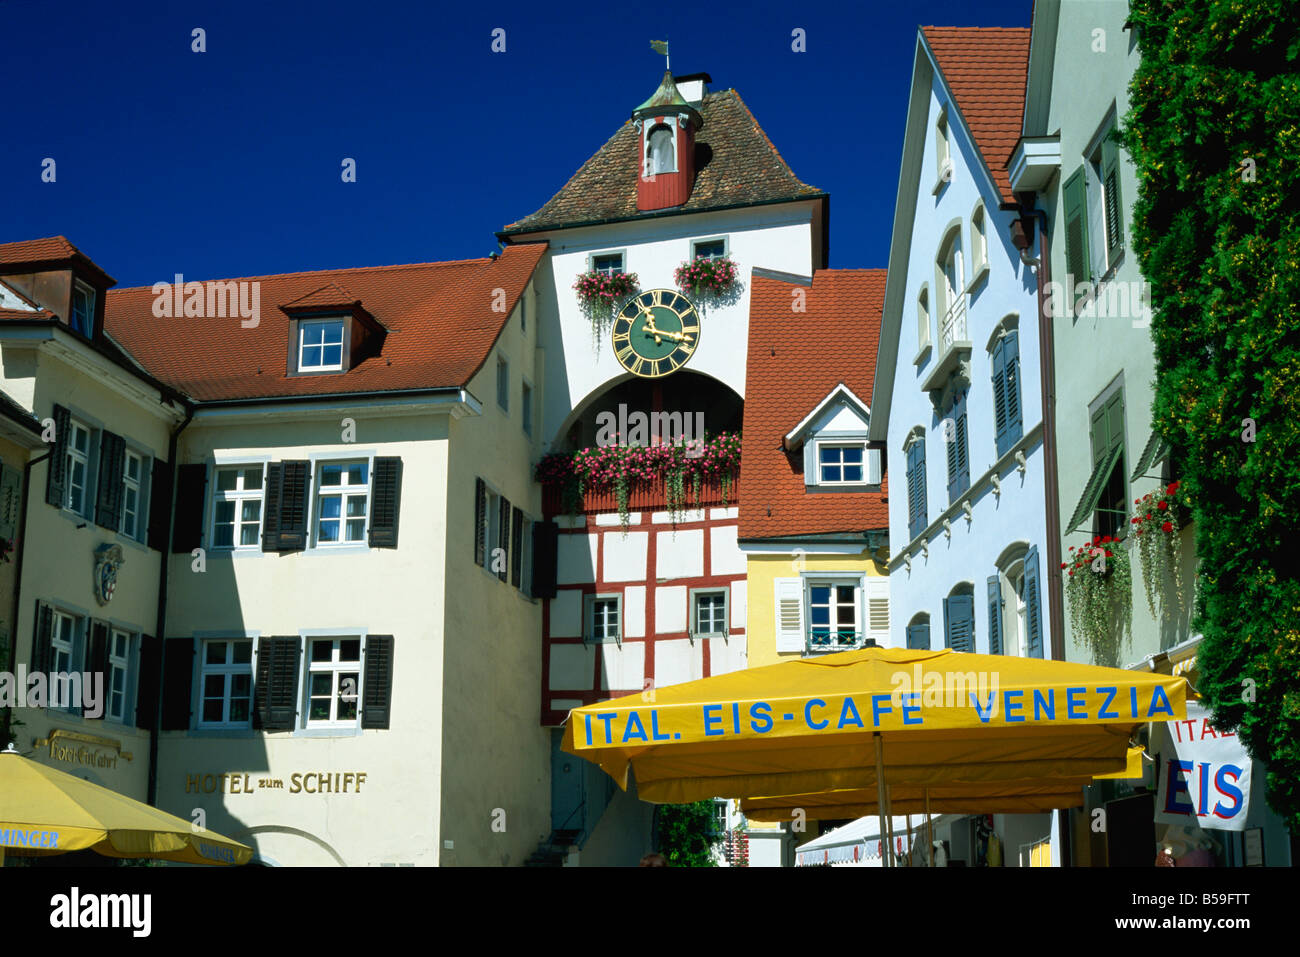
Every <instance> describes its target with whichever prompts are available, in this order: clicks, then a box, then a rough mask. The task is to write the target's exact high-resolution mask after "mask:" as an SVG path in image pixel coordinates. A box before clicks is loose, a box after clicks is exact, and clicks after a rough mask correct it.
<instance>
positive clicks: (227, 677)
mask: <svg viewBox="0 0 1300 957" xmlns="http://www.w3.org/2000/svg"><path fill="white" fill-rule="evenodd" d="M213 644H224V645H225V646H226V660H225V661H224V662H223V663H221V664H215V663H211V664H210V663H209V662H208V646H209V645H213ZM239 644H247V645H248V661H241V662H236V661H235V660H234V657H235V653H234V652H235V646H236V645H239ZM255 652H256V648H254V645H253V639H252V638H242V637H237V636H232V637H229V638H204V639H202V640H200V642H199V689H198V695H199V700H198V709H197V711H196V715H197V718H198V722H197V724H196V725H195V726H196V727H198V728H226V729H230V728H251V727H252V726H253V707H254V702H255V700H256V691H255V689H254V687H253V686H254V682H255V680H256V679H255V676H254V669H253V662H254V660H255ZM240 675H247V676H248V719H247V720H245V721H232V720H230V708H231V705H232V703H233V696H232V694H231V691H232V688H233V685H234V679H235V678H236V677H238V676H240ZM209 676H222V678H223V681H222V689H221V720H220V721H208V720H205V718H204V705H205V704H206V703H207V701H208V698H209V696H208V694H207V679H208V677H209Z"/></svg>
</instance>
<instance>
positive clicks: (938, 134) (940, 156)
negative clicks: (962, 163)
mask: <svg viewBox="0 0 1300 957" xmlns="http://www.w3.org/2000/svg"><path fill="white" fill-rule="evenodd" d="M934 150H935V168H936V170H937V171H938V180H937V182H936V185H935V192H938V188H939V186H940V185H942V184H943V183H946V182H948V181H950V180H951V178H952V142H951V140H950V138H949V123H948V107H947V106H944V107H943V109H941V110H940V111H939V116H938V118H937V119H936V120H935V121H934Z"/></svg>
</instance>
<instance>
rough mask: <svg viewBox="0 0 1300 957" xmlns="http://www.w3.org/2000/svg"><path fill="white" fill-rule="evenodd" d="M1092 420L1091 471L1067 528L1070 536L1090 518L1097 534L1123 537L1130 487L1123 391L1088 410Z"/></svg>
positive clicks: (1110, 392)
mask: <svg viewBox="0 0 1300 957" xmlns="http://www.w3.org/2000/svg"><path fill="white" fill-rule="evenodd" d="M1089 416H1090V419H1091V421H1092V430H1091V438H1092V473H1091V474H1090V475H1089V476H1088V481H1087V483H1086V484H1085V485H1084V487H1083V494H1082V495H1081V496H1080V497H1079V503H1078V504H1077V505H1076V506H1075V508H1074V513H1073V514H1072V515H1071V516H1070V522H1069V525H1068V526H1067V527H1066V529H1065V533H1066V534H1067V535H1068V534H1069V533H1070V532H1074V531H1077V530H1079V529H1080V528H1082V527H1083V526H1084V525H1085V524H1086V523H1088V521H1089V519H1090V518H1091V524H1092V529H1093V534H1094V535H1114V536H1117V537H1122V536H1123V535H1124V534H1125V533H1126V531H1127V529H1128V522H1127V521H1126V520H1125V519H1126V518H1127V517H1128V507H1127V505H1128V486H1127V483H1126V482H1125V475H1126V473H1125V470H1124V460H1125V453H1124V391H1123V389H1122V388H1120V387H1118V385H1117V387H1115V388H1114V389H1108V390H1107V391H1106V392H1105V393H1103V396H1102V398H1100V399H1098V400H1097V401H1096V402H1095V403H1093V405H1092V406H1091V407H1090V409H1089Z"/></svg>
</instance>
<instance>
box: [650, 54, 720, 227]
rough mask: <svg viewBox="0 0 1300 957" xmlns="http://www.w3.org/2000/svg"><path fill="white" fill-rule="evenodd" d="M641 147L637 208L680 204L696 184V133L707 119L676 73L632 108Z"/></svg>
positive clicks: (669, 206) (652, 208)
mask: <svg viewBox="0 0 1300 957" xmlns="http://www.w3.org/2000/svg"><path fill="white" fill-rule="evenodd" d="M632 123H633V126H634V128H635V129H636V133H637V143H638V145H639V148H640V157H639V159H640V162H639V164H638V167H639V173H640V177H639V180H638V182H637V189H636V208H637V209H638V210H640V211H641V212H648V211H650V210H654V209H671V208H672V207H674V206H681V205H682V204H683V203H685V202H686V201H687V200H688V199H690V196H691V187H692V186H694V185H695V134H696V133H697V132H698V131H699V130H700V129H701V128H702V127H703V125H704V120H703V118H702V117H701V116H700V113H699V111H698V110H696V109H695V107H693V106H691V105H690V104H689V103H687V102H686V100H685V98H684V97H683V96H682V94H681V92H680V91H679V90H678V89H677V84H676V82H674V80H673V75H672V74H671V73H669V72H668V71H666V70H665V71H664V78H663V81H662V82H661V83H660V84H659V89H657V90H655V91H654V93H653V94H652V95H651V96H650V98H649V99H648V100H646V101H645V102H644V103H642V104H641V105H640V106H638V107H637V108H636V109H635V110H633V111H632Z"/></svg>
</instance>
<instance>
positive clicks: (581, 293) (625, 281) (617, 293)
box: [573, 270, 640, 349]
mask: <svg viewBox="0 0 1300 957" xmlns="http://www.w3.org/2000/svg"><path fill="white" fill-rule="evenodd" d="M638 288H640V286H639V280H638V279H637V276H636V273H634V272H631V273H627V272H615V273H607V272H597V271H595V270H592V271H590V272H584V273H579V274H578V278H577V279H575V280H574V281H573V291H574V292H575V293H577V294H578V307H579V308H580V309H581V310H582V315H583V317H584V318H586V320H587V321H588V322H590V323H591V338H592V344H593V345H594V346H595V347H596V348H597V349H599V348H600V344H601V340H602V339H604V337H605V334H606V333H607V332H609V328H610V326H611V325H612V324H613V322H614V313H615V312H617V310H618V307H619V306H620V305H622V304H623V303H624V302H626V301H627V298H628V297H629V296H631V295H633V294H634V293H635V292H636V291H637V289H638Z"/></svg>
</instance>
